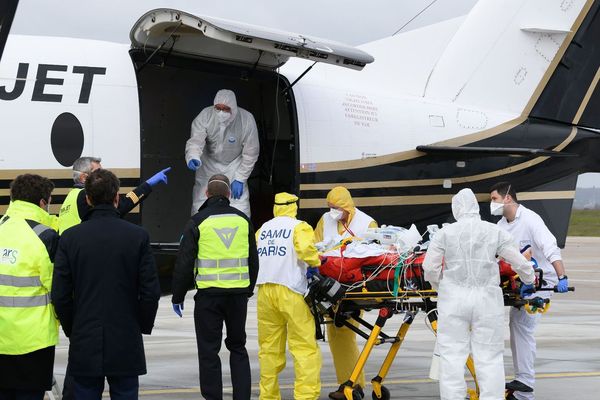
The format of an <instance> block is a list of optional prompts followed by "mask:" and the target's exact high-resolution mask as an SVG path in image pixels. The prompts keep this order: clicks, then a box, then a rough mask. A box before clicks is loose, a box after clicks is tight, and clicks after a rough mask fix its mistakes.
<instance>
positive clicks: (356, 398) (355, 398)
mask: <svg viewBox="0 0 600 400" xmlns="http://www.w3.org/2000/svg"><path fill="white" fill-rule="evenodd" d="M352 400H362V395H361V394H360V392H359V391H358V390H357V389H354V390H352Z"/></svg>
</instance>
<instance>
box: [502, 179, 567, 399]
mask: <svg viewBox="0 0 600 400" xmlns="http://www.w3.org/2000/svg"><path fill="white" fill-rule="evenodd" d="M490 198H491V200H492V202H491V204H490V212H491V214H492V215H498V216H500V215H501V216H502V218H501V219H500V221H498V226H499V227H501V228H502V229H504V230H506V231H507V232H508V233H510V234H511V235H512V237H513V240H514V241H515V244H516V245H518V246H519V248H520V249H524V248H526V247H527V246H531V247H530V249H531V250H530V251H531V255H532V257H533V258H535V260H536V261H537V264H538V267H539V268H541V269H542V271H543V272H544V281H545V286H544V287H546V288H553V287H555V286H556V288H557V290H558V292H563V293H564V292H566V291H568V290H569V287H568V286H569V280H568V278H567V276H566V275H565V266H564V264H563V262H562V256H561V252H560V249H559V248H558V246H557V244H556V238H555V237H554V235H553V234H552V233H551V232H550V230H549V229H548V228H547V227H546V224H544V221H543V220H542V218H541V217H540V216H539V215H538V214H536V213H535V212H534V211H532V210H530V209H528V208H526V207H525V206H523V205H522V204H519V203H518V202H517V201H518V200H517V193H516V191H515V188H514V186H513V185H511V184H510V183H509V182H498V183H497V184H495V185H494V186H492V188H491V189H490ZM551 293H552V292H549V291H545V292H539V293H536V296H538V297H542V298H548V297H550V296H551ZM540 317H541V314H538V313H535V314H529V313H528V312H527V311H525V309H524V308H522V307H521V308H515V307H511V309H510V323H509V328H510V348H511V350H512V357H513V366H514V368H515V380H513V381H511V382H509V383H507V384H506V387H507V389H511V390H514V394H513V395H510V396H511V397H508V399H509V400H510V399H517V400H533V399H534V398H535V395H534V392H533V391H534V389H535V354H536V342H535V329H536V327H537V324H538V321H539V319H540Z"/></svg>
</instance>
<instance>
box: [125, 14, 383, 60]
mask: <svg viewBox="0 0 600 400" xmlns="http://www.w3.org/2000/svg"><path fill="white" fill-rule="evenodd" d="M130 39H131V43H132V46H133V48H138V49H144V50H146V51H148V50H150V51H153V50H155V49H164V50H165V51H166V50H168V51H169V52H170V53H173V54H185V55H187V56H194V57H201V58H205V59H211V60H219V61H220V62H228V63H235V64H246V65H250V66H253V68H264V69H271V70H273V69H275V68H277V67H279V66H281V65H282V64H284V63H285V62H286V61H287V60H288V59H289V58H290V57H299V58H304V59H308V60H311V61H316V62H322V63H326V64H333V65H337V66H340V67H345V68H351V69H355V70H361V69H363V68H364V67H365V66H366V65H367V64H369V63H372V62H373V61H374V58H373V57H372V56H371V55H369V54H367V53H366V52H364V51H362V50H359V49H357V48H355V47H352V46H347V45H344V44H341V43H338V42H333V41H330V40H325V39H320V38H316V37H309V36H306V35H302V34H298V33H291V32H284V31H278V30H274V29H268V28H264V27H260V26H254V25H249V24H244V23H241V22H237V21H229V20H224V19H220V18H214V17H206V16H195V15H192V14H188V13H185V12H183V11H178V10H173V9H165V8H161V9H156V10H152V11H149V12H147V13H146V14H144V15H143V16H142V17H141V18H140V19H139V20H138V21H137V22H136V23H135V25H134V26H133V28H132V30H131V32H130Z"/></svg>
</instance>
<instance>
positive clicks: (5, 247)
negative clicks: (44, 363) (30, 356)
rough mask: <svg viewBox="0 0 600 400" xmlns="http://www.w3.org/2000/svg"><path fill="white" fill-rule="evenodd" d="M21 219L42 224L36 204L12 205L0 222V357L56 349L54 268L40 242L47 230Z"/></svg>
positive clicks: (42, 213)
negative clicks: (52, 298)
mask: <svg viewBox="0 0 600 400" xmlns="http://www.w3.org/2000/svg"><path fill="white" fill-rule="evenodd" d="M26 219H29V220H33V221H36V222H39V221H44V220H46V219H47V213H46V212H45V211H44V210H42V209H41V208H39V207H38V206H36V205H35V204H32V203H28V202H24V201H18V200H17V201H14V202H12V203H11V205H10V207H9V209H8V210H7V213H6V216H5V217H4V218H3V219H2V220H1V221H0V222H1V224H0V332H1V334H0V354H11V355H19V354H27V353H31V352H32V351H36V350H39V349H43V348H46V347H49V346H54V345H56V344H57V343H58V321H57V320H56V317H55V314H54V308H53V307H52V304H50V289H51V287H52V270H53V264H52V262H51V261H50V256H49V255H48V251H47V250H46V246H45V245H44V243H43V242H42V241H41V240H40V238H39V235H41V234H42V232H44V231H46V230H48V229H51V228H50V227H48V226H46V225H43V224H41V223H40V224H39V225H36V226H35V227H34V228H33V229H32V228H31V227H30V226H29V224H28V223H27V221H25V220H26Z"/></svg>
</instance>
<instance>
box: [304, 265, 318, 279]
mask: <svg viewBox="0 0 600 400" xmlns="http://www.w3.org/2000/svg"><path fill="white" fill-rule="evenodd" d="M317 273H319V268H317V267H308V268H306V279H310V278H312V277H313V276H314V275H315V274H317Z"/></svg>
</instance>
